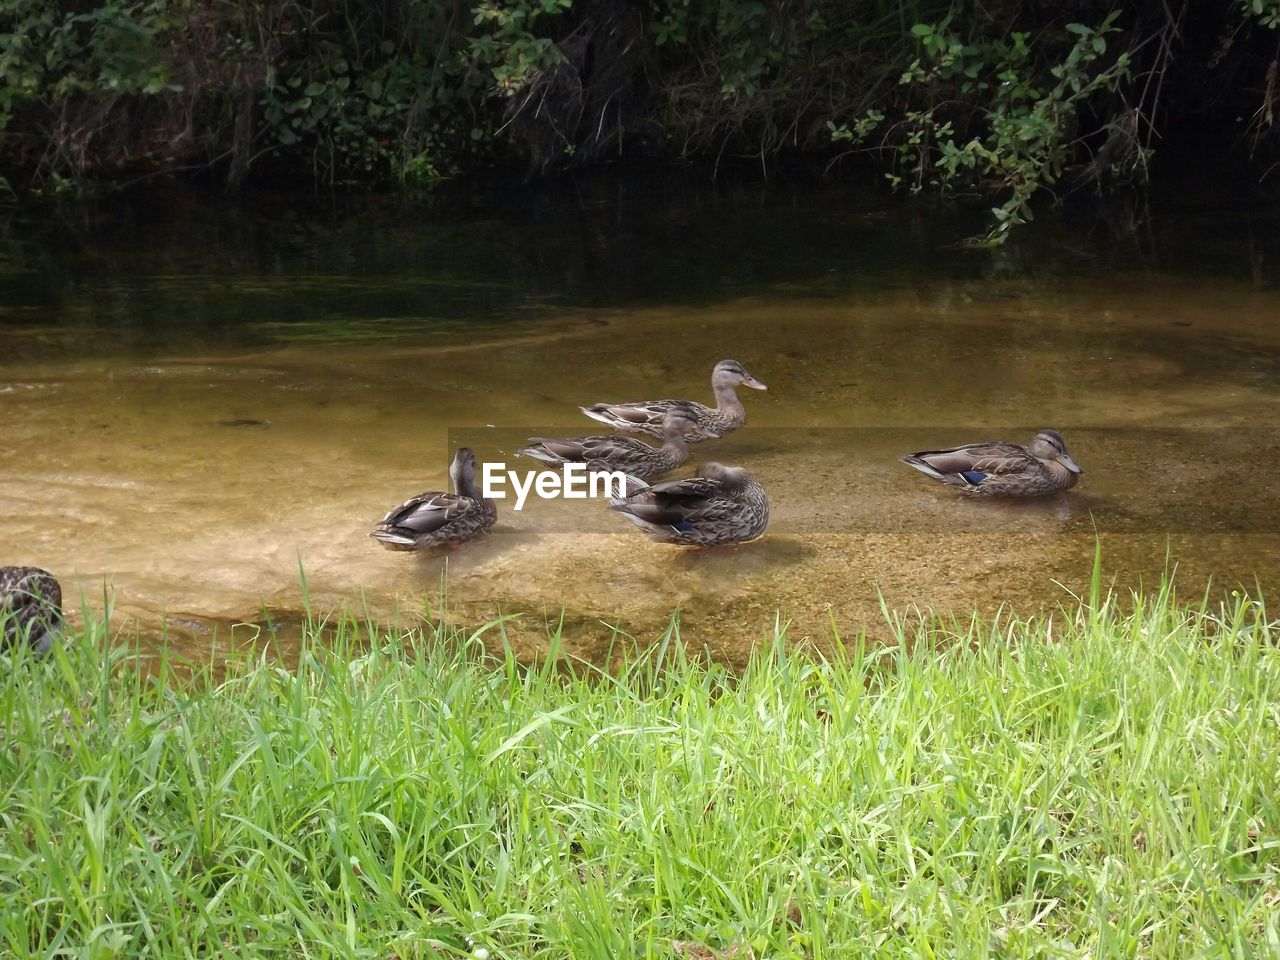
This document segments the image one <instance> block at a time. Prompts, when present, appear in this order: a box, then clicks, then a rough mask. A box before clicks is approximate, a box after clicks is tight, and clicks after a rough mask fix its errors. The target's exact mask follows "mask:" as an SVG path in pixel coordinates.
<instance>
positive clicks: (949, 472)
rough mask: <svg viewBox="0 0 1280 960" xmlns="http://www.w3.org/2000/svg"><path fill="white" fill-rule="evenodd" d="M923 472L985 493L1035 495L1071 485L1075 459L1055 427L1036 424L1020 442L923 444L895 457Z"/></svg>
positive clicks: (1077, 467) (1076, 470) (1075, 476)
mask: <svg viewBox="0 0 1280 960" xmlns="http://www.w3.org/2000/svg"><path fill="white" fill-rule="evenodd" d="M900 459H901V460H902V462H903V463H905V464H907V465H908V466H911V467H915V468H916V469H917V470H919V471H920V472H921V473H923V474H925V475H926V476H930V477H933V478H934V479H935V480H941V481H942V482H943V483H946V484H949V485H951V486H953V487H960V488H962V489H964V490H965V491H967V492H969V493H973V494H982V495H984V496H1006V497H1036V496H1040V495H1042V494H1046V493H1057V492H1059V491H1061V490H1070V489H1071V488H1072V487H1074V486H1075V485H1076V481H1077V480H1078V479H1079V477H1080V474H1082V473H1084V471H1083V470H1081V469H1080V465H1079V464H1078V463H1076V462H1075V461H1074V460H1072V459H1071V454H1069V453H1067V444H1066V441H1064V440H1063V439H1062V434H1060V433H1059V432H1058V431H1057V430H1041V431H1040V432H1039V433H1037V434H1036V436H1035V439H1034V440H1032V441H1031V443H1030V444H1028V445H1027V446H1025V447H1021V446H1019V445H1018V444H1016V443H1008V442H1006V441H1003V440H999V441H995V442H992V443H968V444H965V445H964V446H963V447H955V448H954V449H952V450H926V451H924V452H922V453H912V454H909V455H908V456H905V457H901V458H900Z"/></svg>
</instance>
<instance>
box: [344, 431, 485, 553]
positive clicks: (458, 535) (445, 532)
mask: <svg viewBox="0 0 1280 960" xmlns="http://www.w3.org/2000/svg"><path fill="white" fill-rule="evenodd" d="M449 478H450V479H451V480H452V481H453V493H441V492H437V491H428V492H427V493H420V494H418V495H417V496H416V497H411V498H410V499H408V500H406V501H405V502H404V503H402V504H400V506H398V507H396V508H395V509H394V510H392V511H391V512H390V513H388V514H387V515H386V516H385V517H383V518H382V522H381V523H379V524H378V528H377V529H376V530H374V531H373V532H372V533H371V534H369V536H371V537H373V538H374V539H375V540H377V541H378V542H379V543H381V544H382V545H383V546H384V547H386V548H387V549H389V550H421V549H423V548H424V547H434V546H438V545H441V544H450V545H452V544H457V543H462V542H463V541H466V540H470V539H471V538H472V537H474V536H477V535H479V534H481V533H484V532H485V531H486V530H488V529H489V528H490V527H492V526H493V524H494V522H495V521H496V520H497V519H498V507H497V505H496V504H495V503H494V502H493V501H492V500H486V499H485V498H484V497H482V496H481V495H480V487H479V486H478V485H477V484H476V455H475V454H474V453H472V452H471V450H469V449H468V448H467V447H462V448H461V449H460V450H459V451H458V452H457V453H456V454H455V455H454V458H453V463H452V464H450V465H449Z"/></svg>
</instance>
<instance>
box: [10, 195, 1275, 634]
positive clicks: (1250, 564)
mask: <svg viewBox="0 0 1280 960" xmlns="http://www.w3.org/2000/svg"><path fill="white" fill-rule="evenodd" d="M682 183H683V181H679V180H678V179H677V180H676V181H675V182H674V183H673V182H669V181H664V180H658V181H653V180H647V179H646V180H641V181H639V182H637V181H635V180H634V179H629V178H621V179H620V178H596V179H594V180H587V181H579V182H578V183H576V184H574V185H573V186H572V187H570V188H566V187H564V186H560V187H554V186H553V187H549V188H543V189H542V190H538V191H527V192H521V193H519V194H512V195H504V196H500V197H489V198H485V199H484V200H482V201H475V202H465V203H462V202H459V203H454V204H452V205H449V204H437V205H436V206H433V207H423V208H416V209H410V210H402V209H398V208H397V207H396V206H394V205H392V204H390V203H389V202H387V201H383V200H378V199H376V198H374V199H365V200H362V201H349V206H347V207H345V208H342V209H332V208H329V209H325V210H316V209H308V210H306V211H303V212H299V210H298V209H297V208H296V206H294V205H291V204H289V203H286V202H284V201H282V200H279V199H273V198H266V199H259V200H258V201H257V204H256V206H253V205H250V206H248V207H246V206H236V207H225V208H224V207H223V205H222V204H221V203H214V202H213V201H210V200H208V199H205V198H201V197H199V196H193V195H186V194H175V195H173V196H169V197H166V198H165V199H164V202H163V203H159V204H156V203H152V204H149V205H146V206H141V205H137V204H129V205H112V206H110V207H105V208H77V209H75V210H74V211H73V213H72V214H70V215H68V214H66V213H65V212H59V213H58V215H57V216H50V215H49V213H48V212H47V211H44V212H40V213H39V214H37V213H33V212H30V211H28V212H25V213H24V214H22V215H21V217H20V218H19V219H18V220H15V221H14V222H12V223H11V224H10V225H9V232H8V234H7V236H8V243H7V245H6V247H5V250H6V254H5V256H4V258H3V261H2V262H0V357H3V359H0V423H2V424H3V432H0V454H2V459H0V499H2V500H3V502H4V503H5V504H6V505H8V509H6V510H5V511H4V515H3V516H2V517H0V544H3V545H4V549H3V554H2V555H0V562H6V563H36V564H40V565H42V566H45V567H48V568H49V569H51V570H52V571H54V572H55V573H56V574H57V575H58V576H59V577H60V578H62V579H63V581H64V584H68V585H69V590H68V592H69V593H71V594H73V595H74V594H75V593H76V592H77V587H78V588H79V589H81V590H83V591H84V593H85V595H86V597H87V600H88V602H89V604H90V605H92V606H101V604H102V602H103V599H102V598H103V595H104V584H105V585H106V587H107V590H108V592H109V593H110V594H111V595H112V596H113V603H114V609H115V612H116V615H117V621H118V624H119V625H120V626H121V627H122V628H125V629H129V630H132V629H134V628H137V629H141V630H142V631H143V632H144V633H146V634H156V633H158V632H159V631H161V630H162V629H163V628H164V625H165V624H166V623H167V624H168V626H169V628H170V631H171V637H172V642H173V643H175V644H177V645H180V646H181V645H189V646H190V647H191V649H193V650H195V651H198V652H200V653H204V652H207V651H208V650H210V649H211V648H215V649H217V648H223V649H225V648H228V647H231V646H235V645H239V644H241V643H245V642H253V640H252V638H253V637H254V636H255V631H254V629H252V628H245V627H242V628H239V629H236V630H234V631H232V630H230V629H228V625H229V624H232V623H235V622H237V621H243V622H246V623H250V624H256V623H261V622H263V621H264V619H266V618H270V619H272V620H274V621H283V622H288V621H290V620H292V619H294V618H296V617H297V616H298V615H299V614H300V612H301V610H302V608H303V606H304V600H303V591H302V589H301V587H300V583H299V568H300V565H301V568H302V569H304V570H305V574H306V585H307V596H308V599H309V602H310V604H311V605H312V608H313V609H320V610H327V609H331V608H334V607H338V606H342V605H347V606H350V607H355V608H356V609H359V610H362V611H367V612H369V613H371V614H373V615H374V616H375V617H378V618H380V619H388V620H389V619H395V618H399V619H409V618H412V617H413V616H416V615H418V614H419V613H421V611H423V609H424V607H425V606H430V607H431V608H433V609H434V608H435V607H436V605H437V603H438V599H439V595H440V589H441V583H442V575H443V574H444V572H445V570H446V568H447V583H448V586H447V591H448V605H449V608H450V609H451V611H452V612H453V615H454V616H457V617H460V618H464V619H467V620H470V621H481V620H484V619H488V618H490V617H492V616H495V615H497V614H499V613H502V614H520V615H521V620H520V621H519V622H513V623H511V624H509V625H508V626H509V633H510V637H511V639H512V642H514V643H515V644H516V645H517V646H522V647H524V648H525V649H526V650H528V651H529V652H532V651H533V650H535V649H536V648H537V647H538V645H539V644H540V643H541V642H542V637H543V634H544V624H545V623H547V622H550V623H558V622H561V621H563V622H564V624H565V625H566V629H565V636H566V642H567V646H568V647H569V649H570V650H572V651H574V652H577V653H580V654H582V655H585V656H591V657H600V656H602V655H603V651H604V650H605V649H606V648H607V645H608V644H609V643H610V642H611V641H613V640H614V639H615V638H616V636H617V634H618V633H619V632H621V633H623V634H626V635H630V636H635V637H638V638H640V639H641V640H649V639H652V638H654V637H655V636H656V635H657V634H658V633H659V632H660V631H661V630H662V628H663V627H664V626H665V625H666V623H667V622H668V620H669V618H670V617H671V614H672V612H673V610H676V609H678V610H679V612H680V619H681V625H682V630H683V631H684V634H685V636H686V637H687V638H690V639H692V640H693V641H694V642H696V643H706V644H708V645H709V646H710V647H711V648H712V649H713V651H715V652H716V653H717V654H718V655H720V656H722V657H725V658H728V659H740V658H741V657H742V655H743V654H744V652H745V651H746V650H747V649H748V648H749V646H750V645H751V644H752V643H753V642H755V641H757V640H758V639H760V638H761V637H762V636H763V635H764V634H765V632H766V631H768V630H770V629H771V628H772V626H773V623H774V617H775V613H780V614H781V616H782V617H783V619H789V620H791V621H792V623H793V636H796V637H808V638H811V639H813V640H814V641H815V642H819V643H827V642H829V641H830V639H831V637H832V628H833V625H834V626H835V627H836V628H838V630H839V631H840V633H841V634H842V635H845V636H848V635H850V634H853V633H855V632H856V631H858V630H861V629H867V630H869V631H870V632H871V633H872V634H873V635H875V634H878V633H879V632H881V627H880V623H881V622H882V620H881V614H880V605H881V598H883V600H884V602H885V603H887V604H888V605H889V606H891V607H901V608H907V607H911V606H920V607H925V606H928V607H933V608H936V609H940V610H944V611H952V612H956V613H957V614H960V615H964V614H967V613H968V612H969V611H971V610H972V609H974V608H975V607H977V608H979V609H982V610H992V609H994V608H995V607H996V606H997V605H998V604H1000V603H1002V602H1004V603H1012V604H1014V605H1015V606H1017V607H1018V608H1019V609H1021V610H1024V611H1025V610H1030V609H1034V608H1036V607H1039V606H1042V605H1045V604H1051V603H1055V602H1058V601H1060V600H1063V599H1066V598H1067V596H1068V591H1071V590H1080V589H1082V587H1083V585H1084V583H1085V582H1086V580H1087V577H1088V572H1089V566H1090V561H1091V558H1092V554H1093V550H1094V542H1095V531H1096V533H1097V534H1098V535H1100V537H1101V540H1102V544H1103V554H1104V563H1105V567H1106V570H1107V571H1108V573H1109V574H1110V573H1114V574H1115V575H1117V576H1118V577H1119V578H1120V579H1121V580H1122V581H1123V582H1125V583H1136V582H1138V580H1139V579H1146V580H1148V581H1149V580H1150V579H1152V578H1155V577H1158V576H1159V574H1160V572H1161V571H1162V570H1164V569H1165V568H1166V565H1168V564H1171V563H1176V564H1177V567H1178V571H1179V582H1180V584H1181V585H1182V588H1183V589H1184V590H1187V591H1199V590H1200V589H1202V588H1203V586H1204V584H1205V583H1207V582H1210V581H1212V582H1213V583H1214V584H1215V585H1217V587H1219V588H1226V587H1230V586H1233V585H1235V584H1245V585H1248V586H1252V585H1253V584H1254V583H1255V582H1256V581H1260V582H1261V583H1263V584H1264V585H1265V584H1267V583H1269V582H1271V581H1272V578H1273V577H1274V575H1275V574H1276V572H1277V571H1280V479H1278V478H1280V429H1278V428H1280V378H1278V377H1277V373H1278V372H1280V329H1278V328H1277V318H1280V271H1278V268H1277V267H1276V263H1277V262H1278V260H1280V208H1278V207H1277V206H1276V205H1275V204H1274V203H1270V204H1268V203H1265V202H1263V203H1260V202H1258V201H1256V200H1254V201H1251V202H1250V203H1249V204H1248V205H1247V206H1246V205H1244V204H1242V205H1241V206H1240V207H1239V208H1236V209H1231V208H1229V207H1225V208H1224V207H1223V205H1222V204H1219V203H1214V202H1210V201H1207V200H1203V199H1197V198H1195V197H1194V196H1192V197H1188V196H1187V195H1180V196H1174V197H1169V198H1165V199H1163V200H1155V201H1153V202H1152V205H1151V207H1150V208H1148V209H1142V208H1136V209H1135V208H1122V209H1121V210H1119V211H1118V212H1117V211H1116V210H1107V209H1102V210H1099V209H1098V208H1096V207H1089V208H1086V209H1084V210H1083V211H1081V210H1079V209H1073V208H1068V210H1067V211H1065V212H1057V213H1054V214H1051V215H1050V216H1049V217H1048V218H1047V219H1046V220H1044V221H1042V222H1039V223H1037V224H1036V225H1034V226H1033V227H1030V228H1028V229H1027V230H1026V231H1025V232H1024V233H1023V235H1022V236H1020V237H1018V238H1017V239H1016V240H1015V242H1014V244H1013V245H1011V246H1010V247H1009V248H1007V249H1004V250H998V251H980V250H969V249H962V248H960V247H959V246H958V245H957V241H959V240H961V239H963V238H964V237H966V236H968V235H970V234H971V233H973V232H975V231H976V229H977V226H978V225H979V224H980V219H976V218H975V215H974V214H973V213H970V212H966V211H964V210H946V209H942V210H924V209H921V208H917V207H911V206H907V205H902V204H892V203H886V202H885V201H884V200H883V198H867V197H864V196H860V195H858V194H855V193H852V192H850V191H848V190H842V189H839V188H832V187H805V188H774V189H771V190H761V189H760V188H756V187H751V188H744V187H740V188H731V189H726V188H716V189H713V188H711V187H709V186H707V185H705V184H698V183H694V184H687V183H683V185H682ZM249 210H253V211H254V212H249ZM1151 210H1155V211H1156V212H1155V213H1152V212H1151ZM23 218H25V219H23ZM725 356H733V357H735V358H737V359H739V360H741V361H742V362H743V363H744V364H745V365H746V366H747V368H748V369H749V370H750V371H751V372H752V373H753V374H755V375H756V376H757V377H758V378H760V379H761V380H764V381H765V382H767V383H768V384H769V388H770V389H769V392H768V393H755V392H752V391H743V394H744V395H743V400H744V402H745V403H746V405H747V409H748V418H749V424H748V426H747V427H746V428H745V429H744V430H742V431H739V432H738V433H736V434H733V435H731V436H729V437H726V438H724V439H723V440H721V441H713V442H709V443H707V444H704V445H702V446H701V447H699V448H698V449H697V450H696V452H695V459H708V458H712V457H714V458H715V459H719V460H723V461H725V462H730V463H740V464H745V465H748V466H750V467H751V468H752V469H753V470H754V471H755V472H756V473H757V474H758V476H759V477H760V478H761V480H762V482H763V483H764V485H765V487H766V489H767V490H768V491H769V493H770V496H771V500H772V504H773V512H772V520H771V525H770V529H769V532H768V533H767V535H766V536H765V538H764V539H762V540H761V541H758V542H756V543H753V544H749V545H744V546H740V547H735V548H725V549H718V550H711V551H702V552H699V551H688V550H682V549H676V548H672V547H669V546H665V545H661V544H652V543H649V542H648V541H646V540H644V539H643V538H642V537H640V536H639V535H638V534H637V533H636V532H635V531H634V530H633V529H632V528H631V527H630V526H629V525H628V524H627V523H626V522H625V521H623V520H622V519H621V518H620V517H617V516H616V515H612V514H610V513H609V512H608V511H607V510H605V509H604V508H603V507H602V506H601V505H600V504H599V503H593V502H588V503H582V502H563V501H562V502H554V503H546V502H537V503H530V504H529V505H528V506H527V507H526V509H525V510H524V511H522V512H520V513H515V512H514V511H512V510H511V509H510V501H507V502H506V503H505V504H502V505H500V510H501V515H500V527H499V529H498V530H496V531H495V532H494V534H492V535H491V536H489V537H487V538H485V539H483V540H480V541H477V542H474V543H472V544H469V545H467V546H466V547H464V548H462V549H458V550H455V551H450V552H446V553H444V554H433V555H427V556H413V555H405V554H398V553H392V552H388V551H384V550H382V549H380V548H379V547H378V546H377V545H376V544H375V543H374V542H373V541H371V540H369V539H368V537H367V536H366V534H367V532H368V530H369V529H370V527H371V526H372V524H373V522H375V521H376V520H377V519H378V518H379V517H380V516H381V514H382V512H384V511H385V510H386V509H388V508H389V507H391V506H393V505H394V504H396V503H398V502H399V501H400V500H402V499H404V498H405V497H406V496H409V495H411V494H414V493H417V492H419V491H421V490H423V489H432V488H440V487H442V486H443V485H444V484H445V483H446V482H447V477H446V468H447V465H448V459H449V456H450V450H451V448H452V447H453V446H457V445H460V444H466V445H469V446H472V447H473V448H475V449H476V451H477V454H478V455H479V456H480V457H481V459H491V460H492V459H499V460H505V461H506V462H507V463H508V465H509V466H512V467H518V466H524V465H526V464H528V463H529V462H528V461H523V462H522V461H514V460H512V454H513V452H514V449H515V448H516V446H517V445H518V444H519V443H520V442H521V441H522V440H523V438H524V437H526V436H528V435H531V434H538V435H545V434H547V433H548V432H550V431H556V432H559V433H560V434H561V435H585V434H590V433H595V432H600V431H599V430H598V429H597V427H598V425H596V424H594V423H593V421H590V420H587V419H586V418H584V417H582V416H581V415H580V414H579V413H578V412H577V406H578V405H579V404H582V403H590V402H594V401H598V400H634V399H639V398H647V397H653V398H658V397H662V396H684V397H689V398H693V399H700V400H703V401H708V402H709V399H710V398H709V394H710V388H709V384H708V378H709V373H710V368H711V366H712V365H713V364H714V363H715V362H716V361H717V360H719V359H721V358H722V357H725ZM1044 426H1053V427H1056V428H1058V429H1060V430H1062V431H1063V433H1064V434H1065V435H1066V438H1067V440H1068V443H1069V444H1070V446H1071V450H1072V453H1073V455H1074V456H1075V457H1076V459H1077V460H1078V461H1080V462H1081V464H1082V465H1083V466H1084V468H1085V470H1086V473H1085V476H1084V478H1083V480H1082V483H1081V484H1080V486H1079V487H1078V488H1077V489H1076V490H1074V491H1072V492H1071V493H1069V494H1066V495H1063V496H1061V497H1054V498H1049V499H1047V500H1045V501H1042V502H1036V503H1029V504H1013V505H1009V504H997V503H989V502H976V501H974V500H972V499H968V498H965V497H963V496H961V495H959V494H957V493H956V492H955V491H952V490H949V489H945V488H942V487H941V486H939V485H936V484H933V483H931V482H929V481H928V480H927V479H926V478H924V477H922V476H920V475H918V474H915V473H914V472H913V471H911V470H910V469H908V468H907V467H905V466H903V465H902V464H900V463H898V462H897V460H896V457H897V456H898V455H900V454H902V453H906V452H909V451H911V450H916V449H921V448H936V447H939V446H945V445H951V444H955V443H960V442H965V441H970V440H979V439H1011V440H1017V441H1022V442H1025V441H1026V440H1029V439H1030V436H1031V434H1032V433H1033V432H1034V431H1035V430H1036V429H1038V428H1040V427H1044ZM264 611H265V614H264ZM215 628H216V632H215Z"/></svg>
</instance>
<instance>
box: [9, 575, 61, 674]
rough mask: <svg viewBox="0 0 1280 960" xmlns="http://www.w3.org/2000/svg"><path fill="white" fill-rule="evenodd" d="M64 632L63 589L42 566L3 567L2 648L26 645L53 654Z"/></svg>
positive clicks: (40, 652) (38, 652)
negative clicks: (53, 648)
mask: <svg viewBox="0 0 1280 960" xmlns="http://www.w3.org/2000/svg"><path fill="white" fill-rule="evenodd" d="M61 633H62V586H61V585H60V584H59V583H58V580H57V578H56V577H55V576H54V575H53V574H51V573H50V572H49V571H48V570H42V569H40V568H39V567H0V649H3V648H5V647H8V646H10V645H11V644H19V643H23V642H25V643H26V644H27V645H28V646H30V647H31V648H32V650H34V651H35V652H36V653H37V654H40V655H43V654H46V653H48V652H49V650H50V648H51V647H52V646H53V643H54V641H55V640H56V639H57V638H58V636H59V635H60V634H61Z"/></svg>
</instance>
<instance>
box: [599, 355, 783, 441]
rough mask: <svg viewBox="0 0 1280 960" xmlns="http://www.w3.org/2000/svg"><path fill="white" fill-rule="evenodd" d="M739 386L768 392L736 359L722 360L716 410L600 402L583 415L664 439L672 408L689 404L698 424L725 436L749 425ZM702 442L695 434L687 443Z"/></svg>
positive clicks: (714, 381)
mask: <svg viewBox="0 0 1280 960" xmlns="http://www.w3.org/2000/svg"><path fill="white" fill-rule="evenodd" d="M739 384H741V385H742V386H744V387H750V388H751V389H752V390H768V389H769V388H768V387H766V386H765V385H764V384H763V383H761V382H760V381H759V380H757V379H756V378H755V377H753V376H751V374H749V373H747V371H746V369H745V368H744V367H743V366H742V364H740V363H739V362H738V361H737V360H721V361H720V362H719V363H717V364H716V366H715V369H714V370H712V371H711V389H712V390H713V391H714V392H715V396H716V405H715V406H714V407H708V406H706V405H705V404H702V403H696V402H694V401H692V400H639V401H636V402H635V403H597V404H595V405H594V406H590V407H583V408H582V412H583V413H585V414H586V415H587V416H588V417H591V418H592V419H593V420H599V421H600V422H601V423H607V424H608V425H609V426H611V427H613V428H614V429H615V430H622V431H624V432H626V433H647V434H649V435H650V436H654V437H661V436H662V423H663V420H664V419H665V418H666V415H667V412H668V411H669V410H671V408H672V407H675V406H679V405H683V404H687V405H689V406H691V407H692V408H693V409H694V410H695V411H696V412H697V416H698V425H699V426H702V427H706V428H707V429H708V431H709V433H708V435H709V436H715V437H722V436H724V435H725V434H726V433H731V432H733V431H734V430H737V429H738V428H739V427H740V426H742V425H743V424H744V423H746V422H747V411H746V408H745V407H743V406H742V401H741V400H739V399H738V394H737V393H736V392H734V389H733V388H734V387H736V386H738V385H739ZM702 439H704V438H703V436H700V435H699V434H698V433H696V432H693V431H690V433H689V434H688V435H687V436H686V437H685V441H686V442H688V443H698V442H699V441H700V440H702Z"/></svg>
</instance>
